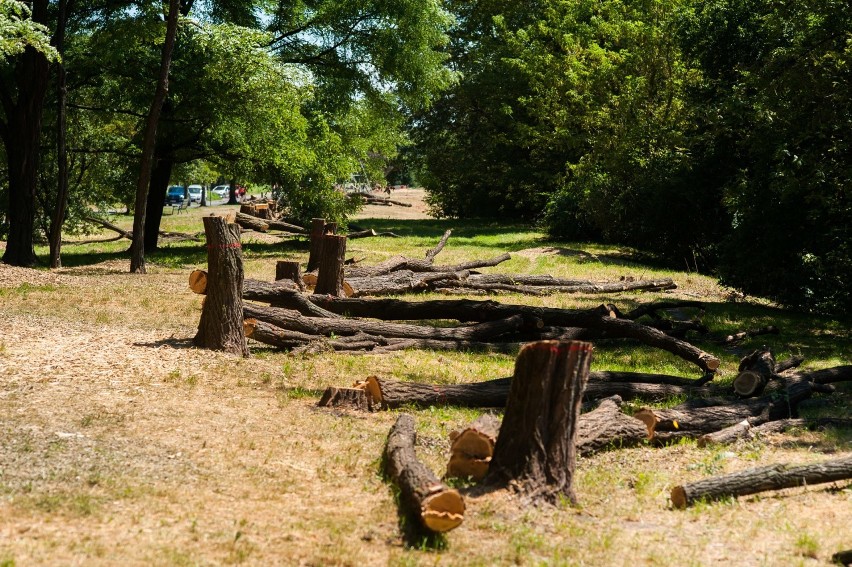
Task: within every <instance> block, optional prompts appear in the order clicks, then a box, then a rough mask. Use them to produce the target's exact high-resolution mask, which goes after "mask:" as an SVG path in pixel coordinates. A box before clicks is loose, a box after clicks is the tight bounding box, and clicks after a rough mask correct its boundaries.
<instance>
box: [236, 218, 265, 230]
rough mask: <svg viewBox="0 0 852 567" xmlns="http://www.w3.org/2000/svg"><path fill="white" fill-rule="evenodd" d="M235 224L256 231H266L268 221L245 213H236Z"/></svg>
mask: <svg viewBox="0 0 852 567" xmlns="http://www.w3.org/2000/svg"><path fill="white" fill-rule="evenodd" d="M237 224H238V225H240V226H241V227H243V228H247V229H250V230H256V231H258V232H266V231H267V230H269V223H268V222H267V221H265V220H263V219H260V218H258V217H255V216H252V215H247V214H245V213H237Z"/></svg>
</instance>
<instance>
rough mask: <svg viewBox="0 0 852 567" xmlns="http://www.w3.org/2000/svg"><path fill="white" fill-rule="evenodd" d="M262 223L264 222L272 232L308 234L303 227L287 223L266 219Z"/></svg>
mask: <svg viewBox="0 0 852 567" xmlns="http://www.w3.org/2000/svg"><path fill="white" fill-rule="evenodd" d="M264 222H266V224H268V225H269V228H271V229H272V230H280V231H282V232H290V233H294V234H307V232H308V231H307V229H305V228H304V227H301V226H298V225H295V224H290V223H289V222H284V221H282V220H273V219H267V220H265V221H264Z"/></svg>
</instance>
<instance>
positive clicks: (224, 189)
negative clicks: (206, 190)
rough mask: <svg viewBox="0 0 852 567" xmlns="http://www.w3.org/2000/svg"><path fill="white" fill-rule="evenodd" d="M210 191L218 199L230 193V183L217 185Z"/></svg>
mask: <svg viewBox="0 0 852 567" xmlns="http://www.w3.org/2000/svg"><path fill="white" fill-rule="evenodd" d="M211 193H213V194H214V195H216V196H217V197H219V198H220V199H224V198H225V197H227V196H228V195H230V193H231V186H230V185H217V186H216V187H214V188H213V189H212V190H211Z"/></svg>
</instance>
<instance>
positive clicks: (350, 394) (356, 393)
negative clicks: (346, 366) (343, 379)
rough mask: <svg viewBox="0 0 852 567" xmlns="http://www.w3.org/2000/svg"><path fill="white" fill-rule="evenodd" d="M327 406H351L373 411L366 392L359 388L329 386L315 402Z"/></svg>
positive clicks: (356, 408) (360, 409)
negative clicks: (317, 401)
mask: <svg viewBox="0 0 852 567" xmlns="http://www.w3.org/2000/svg"><path fill="white" fill-rule="evenodd" d="M317 405H318V406H320V407H327V408H340V407H345V408H352V409H355V410H359V411H373V406H372V403H371V401H370V398H369V396H367V392H365V391H364V390H363V389H361V388H335V387H333V386H329V387H328V388H326V390H325V392H324V393H323V395H322V398H320V401H319V403H318V404H317Z"/></svg>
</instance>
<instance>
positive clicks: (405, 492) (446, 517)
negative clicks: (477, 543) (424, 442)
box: [385, 414, 465, 533]
mask: <svg viewBox="0 0 852 567" xmlns="http://www.w3.org/2000/svg"><path fill="white" fill-rule="evenodd" d="M416 440H417V434H416V432H415V429H414V418H413V417H411V416H410V415H408V414H402V415H400V416H399V418H398V419H397V421H396V423H395V424H394V426H393V427H392V428H391V430H390V433H389V434H388V441H387V445H386V446H385V471H386V473H387V475H388V477H389V478H390V479H391V480H392V481H393V482H394V483H395V484H396V485H397V486H398V487H399V491H400V499H401V500H402V502H403V504H404V505H405V506H406V507H407V509H408V510H407V511H408V513H409V514H411V515H412V516H415V517H416V518H417V519H418V520H419V522H420V523H421V524H422V525H423V527H425V528H426V529H428V530H431V531H433V532H439V533H440V532H447V531H450V530H452V529H453V528H456V527H458V526H459V525H461V523H462V521H463V520H464V509H465V506H464V499H463V498H462V497H461V495H460V494H459V493H458V491H457V490H454V489H451V488H448V487H447V486H446V485H445V484H443V483H442V482H441V481H440V480H438V477H437V476H435V473H433V472H432V471H431V470H429V468H428V467H427V466H426V465H424V464H423V463H421V462H420V461H418V460H417V455H416V453H415V451H414V444H415V442H416Z"/></svg>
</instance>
